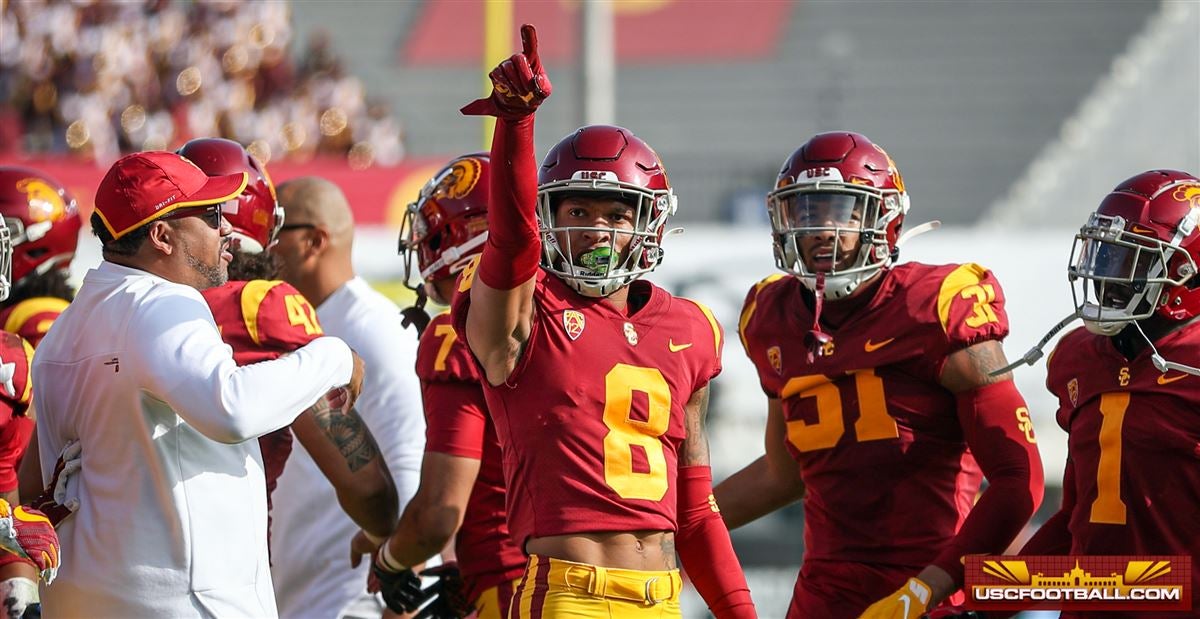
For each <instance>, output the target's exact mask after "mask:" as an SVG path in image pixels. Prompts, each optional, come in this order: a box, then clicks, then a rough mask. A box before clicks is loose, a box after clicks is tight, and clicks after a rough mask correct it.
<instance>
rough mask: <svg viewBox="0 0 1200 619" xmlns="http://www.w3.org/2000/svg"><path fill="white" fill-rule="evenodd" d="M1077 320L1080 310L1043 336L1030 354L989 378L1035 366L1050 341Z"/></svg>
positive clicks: (992, 372) (996, 371)
mask: <svg viewBox="0 0 1200 619" xmlns="http://www.w3.org/2000/svg"><path fill="white" fill-rule="evenodd" d="M1076 318H1079V310H1075V311H1074V312H1071V314H1070V315H1068V316H1067V317H1066V318H1063V319H1062V320H1060V321H1058V324H1056V325H1054V326H1053V327H1051V328H1050V331H1049V332H1048V333H1046V335H1043V336H1042V339H1040V340H1038V343H1037V345H1035V346H1034V347H1033V348H1030V349H1029V352H1027V353H1025V354H1024V355H1023V356H1022V357H1021V358H1020V359H1017V360H1016V361H1013V362H1012V363H1010V364H1008V365H1006V366H1004V367H1002V368H1000V369H999V370H993V371H991V372H989V373H988V376H991V377H993V378H994V377H996V376H1001V375H1003V374H1008V373H1009V372H1011V371H1013V370H1015V369H1017V368H1019V367H1021V366H1022V365H1033V364H1034V363H1037V360H1038V359H1041V358H1042V355H1043V354H1044V353H1043V352H1042V349H1043V348H1045V347H1046V344H1048V343H1049V342H1050V340H1051V339H1052V338H1054V336H1055V335H1057V334H1058V332H1059V331H1062V330H1063V329H1065V328H1066V327H1067V325H1069V324H1071V323H1072V322H1075V319H1076Z"/></svg>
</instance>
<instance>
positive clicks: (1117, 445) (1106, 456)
mask: <svg viewBox="0 0 1200 619" xmlns="http://www.w3.org/2000/svg"><path fill="white" fill-rule="evenodd" d="M1128 408H1129V392H1127V391H1116V392H1113V393H1102V394H1100V415H1101V416H1102V417H1103V418H1104V419H1103V421H1101V422H1100V437H1099V442H1100V463H1099V464H1097V465H1096V500H1095V501H1092V513H1091V515H1090V516H1089V518H1088V519H1089V520H1091V521H1092V522H1097V523H1103V524H1125V502H1124V501H1122V500H1121V426H1123V425H1125V411H1126V409H1128Z"/></svg>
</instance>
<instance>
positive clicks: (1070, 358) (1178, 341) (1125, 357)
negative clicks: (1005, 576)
mask: <svg viewBox="0 0 1200 619" xmlns="http://www.w3.org/2000/svg"><path fill="white" fill-rule="evenodd" d="M1198 223H1200V179H1198V178H1197V177H1195V176H1193V175H1191V174H1188V173H1186V172H1179V171H1175V170H1153V171H1150V172H1145V173H1143V174H1138V175H1137V176H1134V177H1132V178H1130V179H1128V180H1126V181H1124V182H1122V183H1121V184H1120V185H1117V187H1116V188H1115V189H1113V191H1112V192H1111V193H1109V194H1108V195H1107V196H1106V197H1105V198H1104V199H1103V201H1102V202H1101V203H1100V207H1099V208H1097V209H1096V211H1095V212H1094V213H1093V214H1092V215H1091V216H1090V217H1089V218H1088V221H1087V223H1086V224H1084V226H1083V227H1082V228H1081V229H1080V231H1079V234H1078V235H1076V237H1075V247H1074V250H1073V252H1072V253H1073V256H1072V261H1071V264H1070V266H1069V267H1068V271H1067V273H1068V277H1069V279H1070V280H1071V282H1072V285H1073V289H1072V292H1073V293H1074V294H1075V306H1076V313H1077V315H1078V316H1080V317H1081V318H1083V322H1084V327H1083V328H1079V329H1076V330H1074V331H1072V332H1070V333H1068V334H1067V335H1065V336H1063V338H1062V339H1061V340H1059V342H1058V345H1057V347H1056V348H1055V349H1054V352H1053V353H1051V355H1050V358H1049V360H1048V361H1047V362H1046V366H1047V377H1046V386H1047V388H1049V390H1050V391H1051V393H1053V394H1054V395H1055V397H1057V398H1058V425H1059V426H1061V427H1062V429H1063V430H1066V431H1067V434H1068V437H1067V446H1068V452H1067V467H1066V471H1065V472H1064V473H1063V503H1062V508H1061V509H1060V510H1059V511H1058V512H1057V513H1056V514H1055V515H1054V516H1052V517H1051V518H1050V520H1048V521H1047V522H1046V524H1044V525H1042V527H1041V528H1040V529H1039V530H1038V532H1037V533H1036V534H1035V535H1034V537H1033V538H1032V539H1031V540H1030V541H1029V542H1028V543H1027V544H1026V545H1025V548H1024V549H1022V551H1021V553H1022V554H1028V555H1064V554H1073V555H1074V554H1079V555H1189V556H1191V557H1192V559H1193V567H1192V591H1200V570H1197V569H1196V567H1197V565H1200V564H1197V563H1196V561H1198V560H1200V467H1197V465H1196V464H1197V458H1200V447H1198V446H1200V416H1197V414H1196V411H1197V410H1198V409H1200V389H1198V388H1197V386H1198V385H1200V369H1197V367H1198V366H1200V327H1197V324H1198V323H1197V322H1196V318H1197V316H1200V288H1198V283H1200V280H1198V278H1197V263H1198V262H1200V229H1198V228H1200V226H1197V224H1198ZM1077 616H1084V615H1079V614H1072V613H1069V612H1064V613H1063V617H1077ZM1106 616H1107V614H1106ZM1121 616H1122V617H1135V616H1136V617H1142V616H1148V615H1147V614H1138V613H1133V612H1123V613H1122V614H1121ZM1154 616H1159V615H1154ZM1164 616H1165V615H1164Z"/></svg>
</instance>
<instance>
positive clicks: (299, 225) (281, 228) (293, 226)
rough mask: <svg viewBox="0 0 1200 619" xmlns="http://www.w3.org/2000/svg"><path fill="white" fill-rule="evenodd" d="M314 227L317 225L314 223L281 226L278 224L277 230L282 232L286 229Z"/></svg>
mask: <svg viewBox="0 0 1200 619" xmlns="http://www.w3.org/2000/svg"><path fill="white" fill-rule="evenodd" d="M316 227H317V226H316V225H315V224H283V225H282V226H279V231H280V232H284V231H286V230H307V229H310V228H316Z"/></svg>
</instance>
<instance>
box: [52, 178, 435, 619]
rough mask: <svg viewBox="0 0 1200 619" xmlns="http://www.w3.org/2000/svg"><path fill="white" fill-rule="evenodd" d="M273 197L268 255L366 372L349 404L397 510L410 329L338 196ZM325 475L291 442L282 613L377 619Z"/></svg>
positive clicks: (378, 605) (350, 533) (279, 586)
mask: <svg viewBox="0 0 1200 619" xmlns="http://www.w3.org/2000/svg"><path fill="white" fill-rule="evenodd" d="M278 193H279V205H280V206H282V207H283V210H284V213H285V214H286V217H285V218H284V224H283V228H281V229H280V231H279V241H278V243H276V244H275V247H273V248H272V249H271V251H272V252H273V253H274V254H275V255H276V256H278V257H279V260H280V263H281V265H282V268H281V269H280V274H281V276H282V278H283V280H284V281H286V282H287V283H289V284H291V285H293V286H295V287H296V290H299V291H300V293H301V294H303V295H304V296H305V298H307V299H308V301H309V302H310V303H312V304H313V307H316V308H317V318H319V319H320V321H321V327H322V328H324V329H325V332H326V333H328V334H330V335H336V336H338V337H340V338H342V339H343V340H345V341H346V343H347V344H350V345H351V346H353V347H354V350H356V351H358V353H359V354H360V355H362V356H363V359H364V360H366V363H367V367H369V368H371V373H370V376H368V377H367V378H366V379H365V380H364V381H363V390H362V398H360V399H359V401H358V404H357V405H356V406H355V407H354V408H355V410H357V411H358V414H359V416H360V417H362V420H363V422H365V423H366V424H367V427H368V428H370V429H371V435H372V436H374V437H375V440H376V441H377V442H378V444H379V451H380V453H382V454H383V459H384V462H387V465H388V470H389V471H391V473H392V479H393V480H394V481H395V482H396V494H397V496H399V498H400V510H401V511H403V510H404V506H405V504H407V503H408V500H409V499H411V498H412V495H413V494H414V493H415V492H416V491H417V485H418V484H419V482H420V474H421V459H422V456H423V455H424V452H425V414H424V412H423V411H422V408H421V385H420V382H419V381H418V380H417V372H416V359H417V336H416V332H414V331H406V330H405V328H404V325H403V318H402V317H401V316H400V310H399V308H397V307H396V304H395V303H392V302H391V301H389V300H388V299H387V297H384V296H383V295H382V294H380V293H378V292H376V291H375V290H374V289H372V288H371V287H370V286H369V285H367V282H366V281H364V280H363V279H362V278H361V277H358V276H356V275H355V274H354V265H353V262H352V260H351V250H352V248H353V245H354V216H353V214H352V213H351V211H350V205H349V203H348V202H347V201H346V196H345V195H344V194H342V192H341V190H340V189H338V188H337V186H336V185H334V184H333V183H330V182H329V181H327V180H324V179H321V178H317V177H312V176H307V177H302V178H296V179H292V180H289V181H286V182H283V183H280V184H279V186H278ZM56 453H57V452H56ZM321 479H322V477H321V473H320V471H319V470H318V469H317V466H316V464H315V463H314V462H313V459H312V457H311V456H309V455H308V454H307V453H306V452H305V451H304V448H303V446H297V447H296V449H295V451H293V452H292V457H291V458H288V462H287V465H286V466H284V469H283V475H280V477H279V486H278V487H277V488H276V489H275V494H274V495H272V496H273V499H272V500H273V502H274V505H275V511H274V512H273V517H274V524H273V528H272V530H271V559H272V565H271V569H272V572H271V574H272V576H273V577H274V578H275V591H276V594H277V595H278V596H279V615H280V616H281V617H283V618H284V619H336V618H345V619H350V618H356V617H379V616H380V614H381V613H382V612H383V611H384V606H383V603H382V600H380V599H377V598H376V597H375V596H369V595H367V594H366V584H367V573H368V571H369V566H368V565H367V562H363V563H362V564H360V565H359V566H358V567H357V568H351V567H350V540H352V539H353V538H354V534H355V533H357V532H358V527H357V526H355V525H354V522H353V521H351V520H350V518H349V517H347V516H346V514H345V513H343V512H342V511H341V510H340V509H338V506H337V503H336V501H335V500H334V493H333V488H332V487H331V486H330V485H329V484H328V483H322V482H321Z"/></svg>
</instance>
